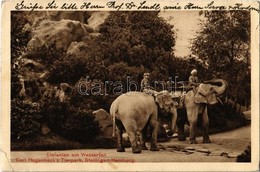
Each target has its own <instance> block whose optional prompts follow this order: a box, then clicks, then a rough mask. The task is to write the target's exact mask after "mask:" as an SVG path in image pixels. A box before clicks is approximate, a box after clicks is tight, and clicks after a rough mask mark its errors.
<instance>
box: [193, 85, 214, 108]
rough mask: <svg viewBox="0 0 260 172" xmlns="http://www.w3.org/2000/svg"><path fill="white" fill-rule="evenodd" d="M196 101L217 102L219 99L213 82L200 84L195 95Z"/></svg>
mask: <svg viewBox="0 0 260 172" xmlns="http://www.w3.org/2000/svg"><path fill="white" fill-rule="evenodd" d="M195 102H196V103H207V104H216V103H217V102H218V100H217V93H216V91H215V89H214V87H212V85H211V84H200V86H199V88H198V92H197V94H196V95H195Z"/></svg>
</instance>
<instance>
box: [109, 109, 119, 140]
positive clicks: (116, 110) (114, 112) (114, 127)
mask: <svg viewBox="0 0 260 172" xmlns="http://www.w3.org/2000/svg"><path fill="white" fill-rule="evenodd" d="M117 112H118V109H117V108H116V107H115V106H114V107H113V106H112V107H111V111H110V114H111V117H112V122H113V133H112V137H115V132H116V114H117Z"/></svg>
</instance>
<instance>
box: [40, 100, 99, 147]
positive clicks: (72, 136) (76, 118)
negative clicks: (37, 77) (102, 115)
mask: <svg viewBox="0 0 260 172" xmlns="http://www.w3.org/2000/svg"><path fill="white" fill-rule="evenodd" d="M85 109H86V110H85ZM85 109H81V108H79V107H75V106H74V105H72V104H71V103H69V102H66V103H61V102H59V101H56V100H54V101H49V102H45V103H44V114H45V116H44V122H46V123H47V125H48V126H49V127H50V128H51V129H52V131H53V132H55V133H57V134H59V135H61V136H63V137H64V138H66V139H69V140H74V141H79V142H83V143H86V142H91V141H92V140H93V139H94V138H95V137H96V136H97V135H98V134H99V131H100V130H99V127H98V123H96V122H95V121H94V116H93V115H92V110H91V109H90V108H85Z"/></svg>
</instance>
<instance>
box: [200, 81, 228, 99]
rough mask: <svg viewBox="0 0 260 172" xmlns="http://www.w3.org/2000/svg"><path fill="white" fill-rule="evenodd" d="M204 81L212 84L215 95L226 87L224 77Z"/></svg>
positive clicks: (219, 93) (222, 91) (221, 92)
mask: <svg viewBox="0 0 260 172" xmlns="http://www.w3.org/2000/svg"><path fill="white" fill-rule="evenodd" d="M205 83H210V84H212V85H213V88H214V91H215V92H216V93H217V95H221V94H223V93H224V92H225V90H226V88H227V82H226V81H225V80H224V79H213V80H210V81H206V82H205ZM219 83H220V84H221V86H216V85H215V84H219Z"/></svg>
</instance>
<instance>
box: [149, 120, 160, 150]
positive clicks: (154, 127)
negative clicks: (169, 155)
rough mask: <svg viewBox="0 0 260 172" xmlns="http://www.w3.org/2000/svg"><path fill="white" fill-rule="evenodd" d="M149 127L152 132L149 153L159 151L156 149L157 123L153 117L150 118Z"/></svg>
mask: <svg viewBox="0 0 260 172" xmlns="http://www.w3.org/2000/svg"><path fill="white" fill-rule="evenodd" d="M150 126H151V132H152V134H151V136H152V137H151V148H150V151H159V149H158V148H157V135H158V121H157V118H156V117H155V116H151V117H150Z"/></svg>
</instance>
